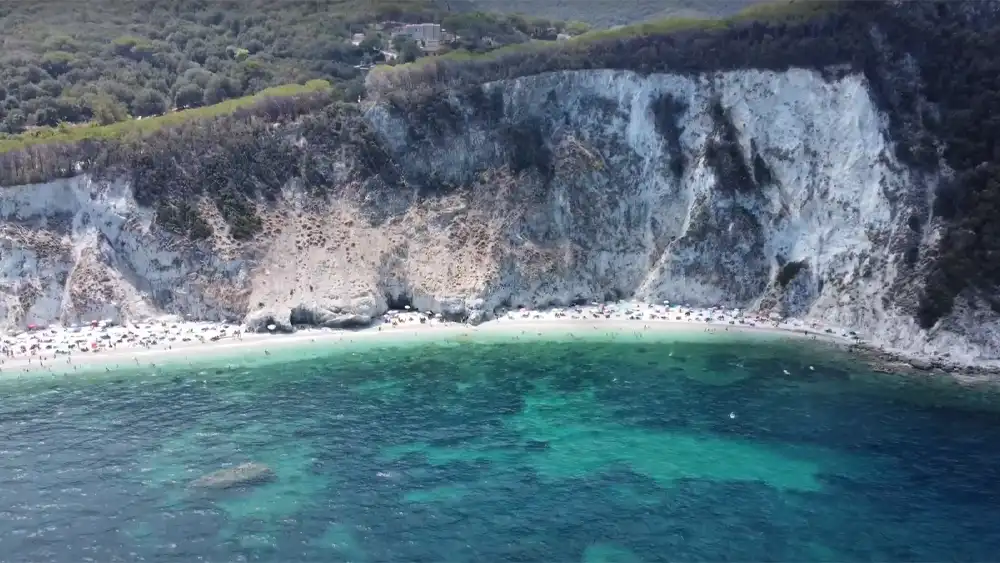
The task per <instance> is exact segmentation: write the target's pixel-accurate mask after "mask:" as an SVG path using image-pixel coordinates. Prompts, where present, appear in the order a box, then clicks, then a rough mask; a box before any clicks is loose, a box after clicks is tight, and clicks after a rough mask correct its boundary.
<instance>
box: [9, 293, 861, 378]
mask: <svg viewBox="0 0 1000 563" xmlns="http://www.w3.org/2000/svg"><path fill="white" fill-rule="evenodd" d="M609 320H610V321H615V322H616V323H617V324H621V323H623V322H627V323H636V324H635V327H637V328H646V329H649V328H655V327H656V325H657V324H660V323H666V324H671V325H673V326H674V327H675V328H676V326H677V325H691V326H690V328H691V329H692V330H701V331H708V332H712V331H728V330H749V329H766V330H780V331H791V332H795V333H799V334H803V333H804V334H807V335H810V334H811V335H813V336H814V337H833V338H839V339H848V340H854V339H857V336H856V335H855V334H854V333H853V332H850V331H846V330H843V329H835V328H831V327H823V326H820V325H818V324H815V323H805V322H802V321H800V320H796V319H783V318H782V317H781V316H780V315H777V314H770V315H763V314H759V313H747V312H744V311H741V310H739V309H724V308H694V307H688V306H683V305H674V304H671V303H669V302H664V303H659V304H650V303H636V302H615V303H596V302H595V303H590V304H588V305H577V306H572V307H556V308H550V309H545V310H529V309H523V308H522V309H515V310H510V311H502V312H500V314H499V315H498V316H497V318H496V319H494V320H492V321H489V322H487V323H485V324H484V325H480V326H479V327H476V328H475V330H479V329H487V330H488V329H489V328H490V327H499V326H504V325H510V324H512V323H517V324H525V323H531V324H534V323H549V324H550V326H551V324H552V323H553V322H555V321H561V322H559V323H556V324H559V325H560V326H569V325H581V324H589V325H593V326H594V327H595V328H596V327H597V326H599V325H600V324H601V322H602V321H609ZM639 323H642V324H641V325H640V324H639ZM463 326H465V325H463V324H462V323H458V322H451V321H447V320H445V319H444V318H443V317H441V316H440V315H437V314H435V313H434V312H432V311H416V310H410V309H405V310H401V311H389V312H388V313H386V314H385V315H383V317H382V318H381V319H379V320H378V321H377V322H376V323H374V324H373V326H372V327H370V328H368V329H362V330H360V331H344V330H333V329H306V330H303V331H300V332H301V336H305V335H311V336H313V337H315V336H317V335H324V334H325V335H333V334H340V335H343V334H351V333H358V332H362V333H365V332H376V333H391V332H393V331H397V330H400V329H413V330H417V329H427V328H434V327H439V328H440V327H463ZM538 326H539V328H540V329H541V325H538ZM268 328H273V327H268ZM468 328H470V329H473V328H472V327H468ZM280 338H289V336H288V335H279V334H266V333H265V334H256V333H247V332H246V329H245V327H243V326H240V325H235V324H222V323H207V322H190V321H178V320H162V321H146V322H137V323H121V324H119V323H115V322H113V321H111V320H103V321H93V322H91V323H89V324H86V325H72V326H68V327H64V326H34V325H32V326H29V327H28V328H27V329H26V330H21V331H10V332H8V333H7V334H6V335H4V336H3V337H2V341H0V342H2V343H0V352H2V354H3V357H2V358H0V374H4V373H12V372H13V373H17V372H24V371H33V370H46V371H55V370H58V371H66V370H67V368H71V369H75V367H76V366H77V365H82V364H84V363H88V364H93V363H94V362H95V361H97V360H99V359H101V358H107V359H108V360H111V358H112V357H113V358H114V362H110V361H108V362H106V363H108V364H111V365H112V366H113V367H124V366H127V365H130V363H132V362H134V364H135V365H142V366H146V365H153V366H155V360H156V358H157V356H159V355H162V354H165V353H168V352H170V351H174V350H176V351H185V352H192V351H196V350H198V351H206V350H211V349H215V348H219V349H221V348H224V347H228V348H232V346H234V345H236V344H238V343H243V342H245V341H247V340H248V339H249V340H250V342H247V344H254V345H256V344H258V343H259V344H261V346H263V348H262V350H263V353H267V351H266V345H267V342H269V341H270V342H275V340H273V339H280ZM258 348H259V347H258ZM248 349H249V348H248Z"/></svg>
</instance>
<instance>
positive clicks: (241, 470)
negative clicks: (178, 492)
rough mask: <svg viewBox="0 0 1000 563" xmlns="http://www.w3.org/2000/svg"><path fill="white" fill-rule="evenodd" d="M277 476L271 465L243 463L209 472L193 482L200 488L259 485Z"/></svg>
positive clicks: (193, 485) (194, 485)
mask: <svg viewBox="0 0 1000 563" xmlns="http://www.w3.org/2000/svg"><path fill="white" fill-rule="evenodd" d="M276 478H277V475H275V473H274V471H273V470H271V468H270V467H268V466H266V465H264V464H262V463H253V462H250V463H243V464H240V465H237V466H236V467H230V468H229V469H220V470H219V471H216V472H214V473H209V474H208V475H205V476H203V477H200V478H199V479H197V480H195V481H194V482H193V483H191V486H192V487H197V488H200V489H228V488H230V487H238V486H240V485H257V484H260V483H267V482H269V481H273V480H274V479H276Z"/></svg>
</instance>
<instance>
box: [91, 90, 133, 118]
mask: <svg viewBox="0 0 1000 563" xmlns="http://www.w3.org/2000/svg"><path fill="white" fill-rule="evenodd" d="M87 105H88V106H89V107H90V112H91V113H92V114H93V115H94V121H97V123H99V124H101V125H110V124H112V123H117V122H119V121H124V120H126V119H128V111H127V110H126V109H125V106H124V105H123V104H122V103H121V102H119V101H118V100H116V99H114V98H113V97H111V96H110V95H108V94H105V93H100V94H96V95H94V96H92V97H91V98H90V99H89V100H88V101H87Z"/></svg>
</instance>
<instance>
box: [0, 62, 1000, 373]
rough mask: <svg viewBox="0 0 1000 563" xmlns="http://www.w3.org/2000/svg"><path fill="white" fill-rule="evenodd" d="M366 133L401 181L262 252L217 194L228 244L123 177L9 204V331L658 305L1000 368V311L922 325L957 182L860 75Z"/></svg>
mask: <svg viewBox="0 0 1000 563" xmlns="http://www.w3.org/2000/svg"><path fill="white" fill-rule="evenodd" d="M364 119H365V120H366V122H367V124H368V126H369V127H370V128H371V129H373V130H374V132H375V136H376V138H377V139H379V142H380V144H381V146H380V147H379V151H381V152H380V155H379V158H380V159H381V160H380V162H382V161H384V162H386V163H387V164H385V165H384V166H383V167H382V169H381V170H379V171H378V172H377V173H375V174H372V173H369V172H364V171H365V170H370V169H371V166H370V163H369V162H359V161H364V160H366V157H365V156H364V155H362V156H361V157H357V156H350V157H349V156H343V157H340V156H336V155H335V157H336V158H334V160H335V162H334V163H333V165H332V166H333V167H334V168H336V169H337V170H338V171H339V172H338V177H339V178H341V180H340V181H339V185H338V186H337V187H336V189H335V190H333V191H332V192H331V193H330V194H328V195H327V196H324V197H315V196H314V195H309V194H307V193H306V190H304V189H302V187H301V182H299V181H298V180H293V181H292V182H289V183H288V185H286V186H285V188H284V190H283V192H282V195H281V197H280V198H278V200H277V201H275V202H264V201H260V202H256V205H257V209H258V212H259V214H260V215H261V216H262V217H263V219H264V226H265V227H264V233H263V234H262V235H260V236H258V237H256V238H254V239H253V240H251V241H249V242H236V241H234V240H232V239H231V238H230V237H228V235H227V233H226V227H225V223H224V222H223V221H221V220H219V218H218V217H216V216H215V215H217V211H215V210H214V209H213V207H212V205H209V204H208V203H207V202H204V201H203V202H199V206H200V208H201V209H202V210H203V211H204V215H205V216H206V217H209V218H210V219H213V226H214V227H215V234H214V235H213V236H212V238H211V239H209V240H205V241H198V242H192V241H189V240H184V239H182V238H180V237H177V236H174V235H170V234H168V233H166V232H164V231H162V230H161V229H160V228H159V227H157V226H156V224H155V222H154V220H153V214H152V212H151V211H150V210H148V209H145V208H143V207H141V206H138V205H136V203H135V201H134V200H133V199H132V196H131V195H130V190H129V186H128V185H127V184H126V183H125V182H121V181H119V182H110V183H109V182H96V181H92V180H91V179H90V178H89V177H88V176H86V175H81V176H77V177H75V178H71V179H67V180H62V181H58V182H53V183H49V184H45V185H32V186H18V187H12V188H5V189H3V190H2V192H0V217H2V218H3V224H2V234H0V244H2V247H0V275H2V276H3V277H2V278H0V284H2V285H0V321H3V322H5V323H6V324H7V325H24V324H27V323H32V322H51V321H61V322H76V321H80V320H88V319H91V318H98V317H101V318H103V317H108V316H112V317H113V316H117V315H122V316H127V317H138V316H153V315H159V314H168V313H169V314H178V315H190V316H191V317H192V318H200V319H216V320H223V319H228V320H243V319H244V318H245V319H246V320H247V321H248V322H250V323H251V324H254V325H260V324H266V323H270V322H274V323H276V324H279V325H281V326H283V327H289V326H291V325H294V324H319V325H325V326H354V325H362V324H366V323H368V322H370V320H371V318H372V317H373V316H376V315H378V314H381V313H382V312H384V311H385V310H386V309H387V308H389V307H397V306H401V305H403V304H411V305H413V306H415V307H419V308H421V309H430V310H433V311H435V312H442V313H444V314H446V315H448V316H450V317H452V318H455V319H470V320H472V321H479V320H484V319H488V318H490V317H491V316H492V315H493V313H494V310H496V309H498V308H501V307H517V306H519V305H525V306H536V307H537V306H544V305H561V304H567V303H572V302H574V301H578V300H587V301H589V300H592V299H609V298H616V297H635V298H638V299H644V300H649V301H660V300H663V299H669V300H671V301H673V302H686V303H689V304H692V305H726V306H732V307H742V308H746V309H766V310H773V311H778V312H782V313H784V314H787V315H791V316H796V317H800V318H804V319H818V320H822V321H823V322H825V323H828V324H833V325H839V326H844V327H850V328H852V329H853V330H857V331H858V332H859V333H860V334H862V335H864V336H867V337H870V338H873V339H877V340H880V341H883V342H886V343H887V344H888V345H889V346H891V347H893V348H897V349H903V350H909V351H921V352H934V351H938V352H941V351H950V352H952V353H953V354H954V355H956V356H957V355H961V356H964V357H975V356H991V357H992V356H996V354H997V353H998V352H1000V350H998V348H1000V343H998V342H1000V341H998V339H997V338H995V336H997V335H1000V324H998V322H997V319H996V316H995V315H993V314H992V313H985V312H983V311H984V310H985V311H988V308H985V309H984V308H982V307H979V308H960V309H959V310H958V311H957V312H956V313H955V314H954V315H952V316H951V317H950V318H948V319H946V320H945V321H943V322H941V323H939V325H938V326H937V327H935V329H934V330H932V331H930V332H929V333H928V332H925V331H922V330H920V329H918V328H917V326H916V324H915V323H914V321H913V317H912V315H913V311H914V306H915V302H916V295H917V292H918V291H919V290H920V287H919V284H920V280H921V276H920V274H921V272H922V268H923V267H924V266H925V264H924V262H925V261H926V260H927V258H926V255H927V254H928V253H929V252H930V251H931V249H932V248H933V247H934V244H933V243H934V241H935V237H936V236H937V233H938V228H937V226H936V224H935V221H934V220H933V219H932V217H931V216H930V208H931V207H930V204H931V201H930V198H931V197H932V195H931V194H933V188H934V186H935V183H936V182H937V181H938V178H937V177H936V176H934V177H927V176H924V175H922V174H921V173H918V172H916V171H913V170H911V169H909V168H907V167H906V166H903V165H902V164H900V163H899V162H898V161H897V159H896V158H895V156H894V150H893V148H894V147H893V144H892V143H893V140H892V139H890V137H889V134H888V130H889V129H888V125H887V122H888V119H887V116H885V115H883V114H882V113H880V111H879V110H878V108H877V107H876V105H875V104H874V102H873V100H872V98H871V96H870V95H869V90H868V86H867V84H866V82H865V79H864V78H863V77H861V76H859V75H853V74H846V75H839V76H838V75H834V74H830V73H827V74H826V75H823V74H820V73H817V72H812V71H806V70H792V71H788V72H783V73H772V72H759V71H733V72H726V73H717V74H712V75H702V76H676V75H665V74H654V75H648V76H643V75H638V74H635V73H631V72H625V71H575V72H560V73H550V74H544V75H538V76H531V77H525V78H520V79H516V80H510V81H505V82H502V83H494V84H487V85H485V86H483V87H482V88H477V89H476V90H474V91H471V92H468V91H467V92H462V93H454V94H451V95H448V96H442V97H440V98H437V99H433V100H427V101H425V102H424V103H423V104H422V105H419V106H418V107H417V108H416V110H414V108H413V107H409V108H406V109H405V110H404V109H403V108H400V107H396V106H394V105H392V104H390V103H383V104H377V105H374V106H371V107H369V108H368V109H367V110H366V113H365V115H364ZM289 142H290V143H293V144H295V145H296V146H298V147H299V149H300V150H305V151H308V150H311V149H310V147H309V146H308V143H307V142H305V141H304V140H303V139H301V138H296V137H295V134H294V133H293V132H289ZM328 156H329V155H328ZM338 158H339V160H337V159H338ZM939 168H940V167H939ZM213 214H215V215H213Z"/></svg>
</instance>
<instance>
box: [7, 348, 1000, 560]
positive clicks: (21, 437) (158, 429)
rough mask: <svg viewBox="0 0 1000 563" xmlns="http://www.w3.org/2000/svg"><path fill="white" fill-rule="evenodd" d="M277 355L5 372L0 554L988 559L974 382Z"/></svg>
mask: <svg viewBox="0 0 1000 563" xmlns="http://www.w3.org/2000/svg"><path fill="white" fill-rule="evenodd" d="M278 360H280V361H275V362H274V363H272V364H268V365H256V366H251V367H247V366H241V365H235V366H230V367H228V368H219V369H209V370H200V369H199V370H193V369H191V368H185V367H183V366H174V367H171V368H166V369H161V370H160V371H159V372H157V373H155V374H149V373H146V374H134V373H124V372H123V373H120V374H112V375H110V376H95V377H80V378H78V379H67V378H61V379H46V380H37V381H28V382H20V383H12V382H6V383H3V384H2V385H0V439H2V442H0V561H3V562H27V561H38V562H40V561H52V562H72V563H80V562H84V561H97V562H101V563H106V562H112V561H157V562H168V561H184V562H189V561H218V562H222V561H227V562H228V561H273V562H282V563H288V562H298V561H303V562H307V561H308V562H337V561H354V562H372V563H373V562H427V563H442V562H449V563H450V562H456V563H457V562H464V561H485V562H491V563H505V562H514V561H524V562H542V563H560V562H581V561H582V562H637V561H645V562H652V561H874V560H877V561H946V560H947V561H990V560H993V561H995V560H998V559H1000V533H998V532H997V524H998V523H1000V409H998V408H997V406H1000V402H998V401H997V400H996V395H995V393H993V392H992V391H989V390H982V389H979V390H963V389H961V388H958V387H956V386H954V385H949V384H947V382H934V381H928V380H914V381H912V382H909V383H908V382H906V381H905V380H902V379H900V378H898V377H889V378H884V377H882V378H880V377H877V376H873V375H871V374H868V373H866V372H865V370H864V369H862V368H861V367H860V366H858V365H854V364H851V363H850V360H849V359H848V358H844V357H841V356H838V355H836V354H835V353H833V352H830V351H827V350H822V349H819V348H812V347H809V346H806V345H804V344H803V343H792V344H781V343H777V342H770V343H762V342H751V341H745V342H744V341H735V340H734V341H727V342H724V343H723V342H716V343H708V342H701V343H698V342H689V343H668V342H666V343H665V342H659V343H658V342H643V341H636V340H628V339H618V340H617V341H614V342H611V341H607V342H600V341H586V342H584V341H568V342H555V341H551V342H545V341H536V342H523V341H522V342H517V343H512V342H508V343H497V342H494V343H486V342H460V343H458V342H453V343H441V344H436V345H429V344H428V345H421V346H408V347H400V348H391V349H378V350H372V351H369V352H367V353H365V352H363V351H362V352H359V351H358V350H355V351H354V352H345V353H338V354H332V353H331V354H325V355H322V357H317V356H316V354H312V355H303V354H293V353H289V354H286V355H285V357H283V358H279V359H278ZM810 366H812V367H811V368H810ZM785 371H787V372H788V373H787V374H786V373H784V372H785ZM246 461H255V462H258V463H263V464H267V465H268V466H269V467H271V468H272V469H273V470H274V471H275V472H276V474H277V480H276V481H274V482H272V483H269V484H263V485H256V486H247V487H242V488H236V489H231V490H226V491H216V492H206V491H203V490H198V489H194V488H192V487H191V486H190V485H191V482H192V481H193V480H195V479H197V478H198V477H200V476H202V475H205V474H207V473H211V472H213V471H216V470H218V469H220V468H224V467H227V466H231V465H233V464H238V463H242V462H246Z"/></svg>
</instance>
